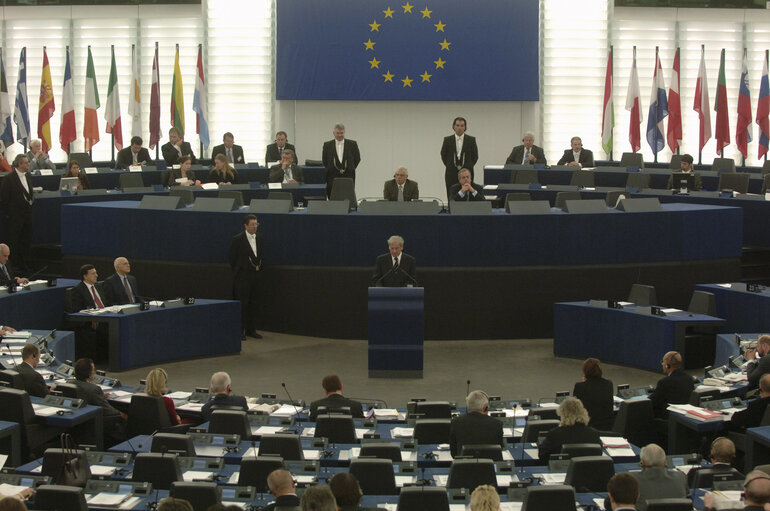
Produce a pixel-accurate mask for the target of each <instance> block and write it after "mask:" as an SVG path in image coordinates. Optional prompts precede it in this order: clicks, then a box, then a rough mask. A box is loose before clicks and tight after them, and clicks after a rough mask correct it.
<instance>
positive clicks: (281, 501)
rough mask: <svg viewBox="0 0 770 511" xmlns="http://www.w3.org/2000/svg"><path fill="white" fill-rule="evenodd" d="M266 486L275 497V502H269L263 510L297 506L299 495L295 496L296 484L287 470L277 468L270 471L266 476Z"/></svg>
mask: <svg viewBox="0 0 770 511" xmlns="http://www.w3.org/2000/svg"><path fill="white" fill-rule="evenodd" d="M267 488H268V489H269V490H270V493H271V494H272V495H273V497H275V502H271V503H270V504H268V505H267V506H265V507H264V509H263V511H273V510H274V509H275V508H276V507H279V508H290V507H296V506H299V497H297V486H296V484H295V482H294V477H292V475H291V473H290V472H289V471H288V470H284V469H278V470H273V471H272V472H270V475H268V476H267Z"/></svg>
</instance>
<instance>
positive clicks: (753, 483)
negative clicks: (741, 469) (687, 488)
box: [703, 470, 770, 511]
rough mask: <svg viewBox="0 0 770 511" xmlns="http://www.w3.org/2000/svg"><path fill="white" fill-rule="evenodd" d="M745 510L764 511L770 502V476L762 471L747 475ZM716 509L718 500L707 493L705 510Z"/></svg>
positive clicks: (744, 491) (704, 499)
mask: <svg viewBox="0 0 770 511" xmlns="http://www.w3.org/2000/svg"><path fill="white" fill-rule="evenodd" d="M743 494H744V496H743V505H744V506H746V507H744V508H743V509H749V510H751V511H754V510H756V511H762V509H765V504H767V503H768V502H770V476H768V475H767V474H765V473H764V472H762V471H761V470H754V471H753V472H749V473H748V474H747V475H746V479H745V480H744V481H743ZM714 509H716V499H715V498H714V494H713V493H711V492H708V491H707V492H706V494H705V495H704V496H703V510H704V511H713V510H714Z"/></svg>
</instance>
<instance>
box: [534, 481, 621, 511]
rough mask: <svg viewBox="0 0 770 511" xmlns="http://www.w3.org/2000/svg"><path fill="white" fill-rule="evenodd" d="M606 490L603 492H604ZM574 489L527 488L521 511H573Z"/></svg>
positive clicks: (557, 487)
mask: <svg viewBox="0 0 770 511" xmlns="http://www.w3.org/2000/svg"><path fill="white" fill-rule="evenodd" d="M605 490H606V488H605V489H604V490H603V491H605ZM575 497H576V495H575V488H573V487H572V486H568V485H559V486H528V487H527V494H526V495H525V496H524V503H523V504H522V506H521V509H522V511H542V510H544V509H547V510H548V511H575V510H576V509H577V508H576V507H575Z"/></svg>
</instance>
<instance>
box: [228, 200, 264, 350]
mask: <svg viewBox="0 0 770 511" xmlns="http://www.w3.org/2000/svg"><path fill="white" fill-rule="evenodd" d="M258 226H259V222H257V217H256V216H254V215H246V217H245V218H244V219H243V227H244V230H243V231H241V232H239V233H238V234H236V235H235V236H233V240H232V241H231V242H230V249H229V250H228V251H227V260H228V261H229V262H230V270H232V272H233V298H234V299H236V300H238V301H240V302H241V327H242V328H243V332H242V339H246V336H251V337H254V338H255V339H261V338H262V336H261V335H259V334H258V333H257V315H258V314H259V275H260V273H259V271H260V270H261V269H262V254H263V251H262V235H261V234H259V233H258V232H257V227H258Z"/></svg>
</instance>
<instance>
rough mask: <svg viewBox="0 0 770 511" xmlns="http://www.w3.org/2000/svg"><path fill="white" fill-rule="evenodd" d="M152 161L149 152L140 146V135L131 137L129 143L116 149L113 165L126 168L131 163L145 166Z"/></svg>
mask: <svg viewBox="0 0 770 511" xmlns="http://www.w3.org/2000/svg"><path fill="white" fill-rule="evenodd" d="M150 163H152V159H151V158H150V152H149V151H148V150H147V149H146V148H144V147H142V137H131V145H130V146H128V147H124V148H123V149H121V150H120V151H118V156H117V158H116V160H115V166H116V167H117V168H119V169H126V170H127V169H128V167H130V166H132V165H139V166H142V167H143V166H145V165H149V164H150Z"/></svg>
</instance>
